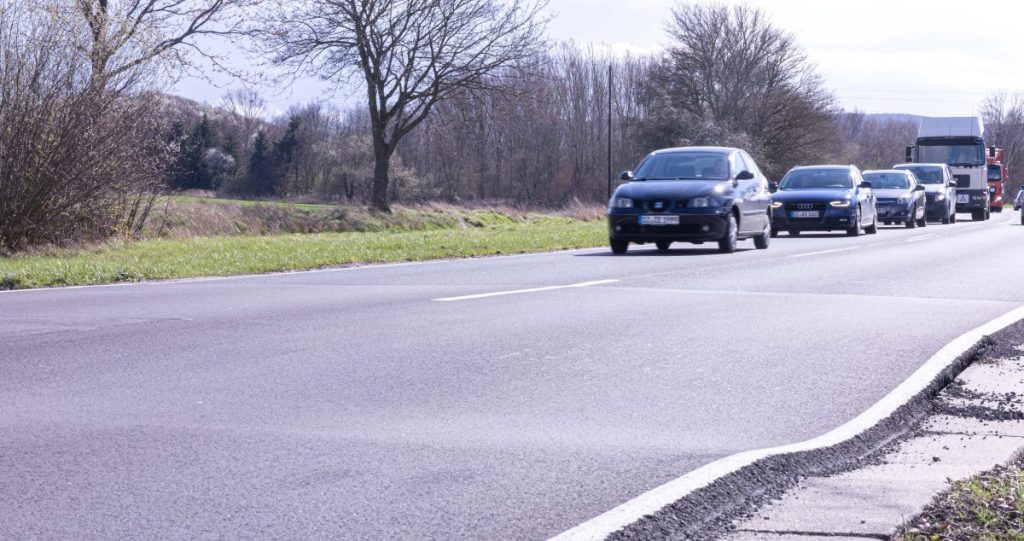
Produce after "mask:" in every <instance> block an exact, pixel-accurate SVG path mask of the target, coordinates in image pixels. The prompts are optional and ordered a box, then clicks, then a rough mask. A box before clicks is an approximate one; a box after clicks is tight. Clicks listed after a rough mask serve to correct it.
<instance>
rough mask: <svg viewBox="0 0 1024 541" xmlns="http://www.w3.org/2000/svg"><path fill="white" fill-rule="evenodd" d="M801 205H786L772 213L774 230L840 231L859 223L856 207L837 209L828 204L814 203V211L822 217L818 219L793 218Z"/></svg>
mask: <svg viewBox="0 0 1024 541" xmlns="http://www.w3.org/2000/svg"><path fill="white" fill-rule="evenodd" d="M798 205H800V203H786V204H785V205H783V206H782V207H780V208H776V209H773V211H772V228H774V229H775V230H776V231H786V230H791V231H839V230H846V229H849V228H851V227H853V226H854V225H855V224H856V223H857V210H856V207H850V208H835V207H832V206H830V205H827V204H821V203H814V204H813V207H814V208H813V210H816V211H818V212H819V213H820V214H821V215H820V217H818V218H796V217H793V214H792V213H793V211H794V209H797V210H799V207H798Z"/></svg>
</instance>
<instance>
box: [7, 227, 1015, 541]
mask: <svg viewBox="0 0 1024 541" xmlns="http://www.w3.org/2000/svg"><path fill="white" fill-rule="evenodd" d="M961 216H962V215H961ZM994 216H995V217H994V219H993V220H991V221H989V222H985V223H972V222H961V223H958V224H955V225H949V226H943V225H938V224H930V225H929V226H928V227H927V228H925V229H915V230H907V229H903V228H884V227H883V228H882V230H881V231H880V232H879V233H878V234H877V235H871V236H864V237H860V238H848V237H845V236H841V235H805V236H801V237H799V238H787V237H786V236H785V234H783V235H782V236H781V237H779V238H777V239H773V242H772V246H771V248H770V249H769V250H766V251H755V250H753V249H752V248H753V247H752V243H750V242H745V243H742V244H741V251H740V252H738V253H736V254H732V255H720V254H717V253H715V252H714V250H711V249H700V248H701V247H694V246H690V245H685V246H684V245H676V247H675V248H676V249H674V250H673V251H672V252H671V253H670V254H666V255H660V254H657V253H656V252H654V251H653V250H652V249H648V248H646V247H639V248H638V247H633V248H631V250H630V253H629V255H627V256H623V257H613V256H611V255H610V254H609V252H608V250H607V249H598V250H582V251H573V252H563V253H552V254H538V255H526V256H514V257H496V258H485V259H474V260H461V261H444V262H432V263H421V264H408V265H396V266H389V267H377V268H360V269H349V270H336V271H321V272H309V273H295V274H285V275H270V276H260V277H241V278H230V279H216V280H206V281H186V282H177V283H152V284H138V285H126V286H113V287H93V288H76V289H65V290H40V291H24V292H8V293H0V472H2V473H0V517H2V519H0V538H10V539H27V538H64V539H91V538H108V539H109V538H221V537H228V538H237V537H259V538H293V539H310V538H332V539H339V538H346V539H382V538H387V539H424V538H445V539H458V538H476V539H479V538H489V539H507V538H524V539H541V538H545V537H548V536H551V535H554V534H557V533H559V532H561V531H563V530H565V529H568V528H570V527H572V526H574V525H576V524H578V523H580V522H583V521H585V520H587V519H589V518H592V517H593V516H595V515H598V514H600V513H602V512H604V511H606V510H608V509H610V508H612V507H614V506H616V505H618V504H620V503H622V502H624V501H626V500H628V499H630V498H632V497H634V496H636V495H638V494H640V493H642V492H644V491H646V490H648V489H651V488H653V487H656V486H658V485H660V484H662V483H664V482H666V481H669V480H671V479H673V478H675V477H678V476H679V475H682V474H685V473H687V472H688V471H692V470H693V469H695V468H697V467H700V466H701V465H704V464H707V463H708V462H711V461H713V460H715V459H718V458H721V457H724V456H727V455H730V454H733V453H736V452H739V451H743V450H747V449H754V448H761V447H766V446H775V445H781V444H785V443H791V442H796V441H800V440H804V439H807V438H810V437H813V436H816V435H819V434H821V433H823V432H826V431H828V430H830V429H832V428H834V427H836V426H838V425H840V424H842V423H844V422H845V421H847V420H849V419H851V418H853V417H854V416H856V415H857V414H858V413H860V412H862V411H863V410H865V409H867V408H868V407H869V406H870V405H871V404H873V403H874V402H875V401H876V400H878V399H880V398H881V397H883V396H884V395H885V394H887V393H888V392H889V391H890V390H891V389H892V388H893V387H895V386H896V385H897V384H898V383H899V382H900V381H902V380H903V379H904V378H905V377H907V376H908V375H909V374H910V373H911V372H913V371H914V370H915V369H916V368H917V367H918V366H919V365H920V364H921V363H922V362H923V361H924V360H926V359H927V358H928V357H929V356H931V354H932V353H934V352H935V351H937V350H938V349H939V348H940V347H942V346H943V345H944V344H945V343H946V342H947V341H948V340H951V339H952V338H954V337H956V336H958V335H959V334H961V333H963V332H964V331H966V330H969V329H971V328H973V327H976V326H978V325H980V324H982V323H984V322H986V321H988V320H990V319H993V318H995V317H997V316H999V315H1001V314H1003V313H1005V312H1007V311H1009V310H1010V309H1012V308H1015V307H1017V306H1019V305H1020V304H1021V303H1024V293H1022V292H1021V291H1022V288H1020V287H1019V286H1017V285H1016V284H1015V282H1017V281H1018V280H1017V276H1018V275H1019V274H1020V271H1021V269H1024V250H1022V249H1020V248H1019V246H1020V245H1021V243H1024V227H1021V226H1020V225H1017V224H1016V222H1017V214H1016V213H1004V214H1002V215H994ZM709 248H710V247H709ZM569 285H578V287H561V286H569ZM440 299H443V300H440Z"/></svg>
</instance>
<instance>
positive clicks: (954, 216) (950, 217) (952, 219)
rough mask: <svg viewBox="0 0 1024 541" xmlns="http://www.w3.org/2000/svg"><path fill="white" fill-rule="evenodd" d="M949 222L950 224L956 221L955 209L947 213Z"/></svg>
mask: <svg viewBox="0 0 1024 541" xmlns="http://www.w3.org/2000/svg"><path fill="white" fill-rule="evenodd" d="M949 223H951V224H955V223H956V210H954V211H953V214H950V215H949Z"/></svg>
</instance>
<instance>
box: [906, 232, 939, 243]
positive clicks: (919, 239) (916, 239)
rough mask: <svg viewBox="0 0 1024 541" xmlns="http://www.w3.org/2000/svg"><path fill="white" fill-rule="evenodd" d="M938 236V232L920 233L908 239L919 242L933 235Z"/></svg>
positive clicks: (908, 240)
mask: <svg viewBox="0 0 1024 541" xmlns="http://www.w3.org/2000/svg"><path fill="white" fill-rule="evenodd" d="M937 236H938V235H937V234H936V233H932V234H930V235H918V236H916V237H910V238H909V239H907V242H918V241H922V240H926V239H930V238H932V237H937Z"/></svg>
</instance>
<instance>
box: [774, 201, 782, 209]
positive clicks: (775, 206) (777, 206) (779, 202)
mask: <svg viewBox="0 0 1024 541" xmlns="http://www.w3.org/2000/svg"><path fill="white" fill-rule="evenodd" d="M772 208H773V209H780V208H782V201H772Z"/></svg>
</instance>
